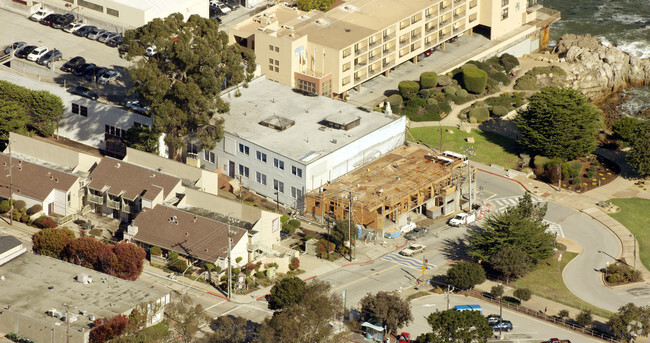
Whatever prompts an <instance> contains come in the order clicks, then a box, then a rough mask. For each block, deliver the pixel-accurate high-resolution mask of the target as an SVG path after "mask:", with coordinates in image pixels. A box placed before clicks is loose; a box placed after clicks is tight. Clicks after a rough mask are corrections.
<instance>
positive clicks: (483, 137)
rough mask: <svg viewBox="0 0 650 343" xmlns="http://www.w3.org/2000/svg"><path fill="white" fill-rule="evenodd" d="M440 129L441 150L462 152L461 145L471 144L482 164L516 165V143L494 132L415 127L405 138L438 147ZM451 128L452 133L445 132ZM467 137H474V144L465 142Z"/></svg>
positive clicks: (512, 166)
mask: <svg viewBox="0 0 650 343" xmlns="http://www.w3.org/2000/svg"><path fill="white" fill-rule="evenodd" d="M441 129H442V131H443V133H442V150H443V151H444V150H451V151H455V152H458V153H464V152H463V150H462V147H466V146H473V147H474V150H475V153H476V155H475V157H474V160H476V161H478V162H480V163H484V164H491V163H494V164H498V165H500V166H502V167H505V168H515V167H517V162H519V156H517V143H516V142H515V141H514V140H512V139H510V138H506V137H504V136H501V135H498V134H496V133H492V132H487V131H482V130H479V129H474V130H472V132H471V133H467V132H464V131H460V130H458V128H457V127H450V126H443V127H438V126H428V127H417V128H413V129H409V130H408V135H407V138H408V140H410V141H414V142H422V143H425V144H426V145H428V146H429V147H431V148H434V149H440V130H441ZM448 129H451V130H452V131H453V134H451V133H447V132H446V130H448ZM467 137H474V144H470V143H467V141H466V140H465V139H466V138H467Z"/></svg>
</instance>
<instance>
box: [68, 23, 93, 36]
mask: <svg viewBox="0 0 650 343" xmlns="http://www.w3.org/2000/svg"><path fill="white" fill-rule="evenodd" d="M93 29H96V27H94V26H92V25H85V26H82V27H81V28H79V29H78V30H77V31H75V32H73V33H74V34H75V36H79V37H86V35H88V33H89V32H90V31H91V30H93Z"/></svg>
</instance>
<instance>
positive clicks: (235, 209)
mask: <svg viewBox="0 0 650 343" xmlns="http://www.w3.org/2000/svg"><path fill="white" fill-rule="evenodd" d="M178 207H179V208H182V207H198V208H203V209H206V210H209V211H213V212H216V213H221V214H230V215H231V216H232V217H234V218H238V219H241V220H244V221H247V222H249V223H256V222H257V221H258V220H259V219H260V217H261V215H262V210H261V209H260V208H257V207H253V206H249V205H246V204H242V203H239V202H236V201H232V200H228V199H225V198H222V197H219V196H216V195H214V194H209V193H206V192H201V191H197V190H195V189H191V188H187V189H186V190H185V197H184V198H183V200H182V201H181V202H180V203H179V204H178Z"/></svg>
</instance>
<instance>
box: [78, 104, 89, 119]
mask: <svg viewBox="0 0 650 343" xmlns="http://www.w3.org/2000/svg"><path fill="white" fill-rule="evenodd" d="M79 109H80V110H81V111H80V112H79V114H80V115H81V116H82V117H88V107H86V106H79Z"/></svg>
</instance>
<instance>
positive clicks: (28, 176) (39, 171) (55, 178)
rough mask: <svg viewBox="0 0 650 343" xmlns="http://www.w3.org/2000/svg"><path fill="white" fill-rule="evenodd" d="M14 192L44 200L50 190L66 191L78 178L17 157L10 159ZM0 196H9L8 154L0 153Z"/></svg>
mask: <svg viewBox="0 0 650 343" xmlns="http://www.w3.org/2000/svg"><path fill="white" fill-rule="evenodd" d="M11 164H12V168H11V174H12V175H11V176H12V178H13V180H12V181H13V191H14V194H20V195H24V196H26V197H30V198H32V199H36V200H41V201H43V200H45V198H47V196H48V195H50V193H52V190H54V189H58V190H61V191H63V192H67V191H68V190H69V189H70V187H72V185H74V183H75V182H77V180H78V179H79V178H78V177H77V176H74V175H72V174H68V173H64V172H61V171H58V170H55V169H51V168H47V167H43V166H40V165H38V164H34V163H31V162H27V161H24V160H21V159H18V158H15V157H14V158H13V159H12V161H11ZM0 168H2V170H3V172H2V173H0V186H2V187H0V196H1V197H3V198H7V199H8V198H9V193H10V192H9V191H10V190H9V184H10V183H11V182H10V177H9V156H8V155H4V154H0Z"/></svg>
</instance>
